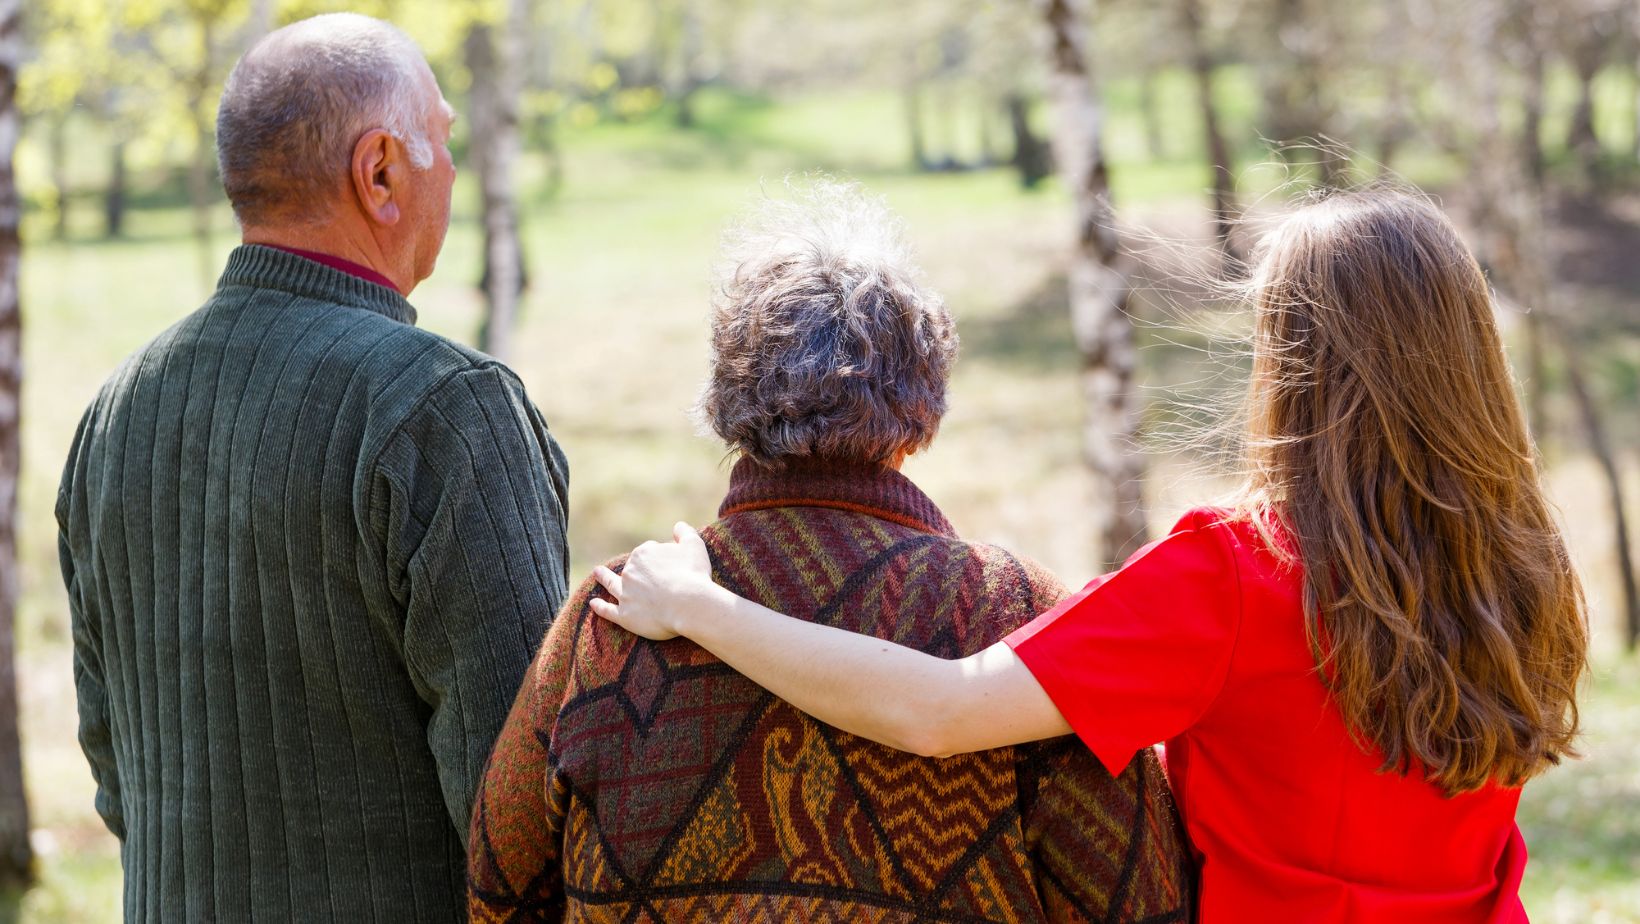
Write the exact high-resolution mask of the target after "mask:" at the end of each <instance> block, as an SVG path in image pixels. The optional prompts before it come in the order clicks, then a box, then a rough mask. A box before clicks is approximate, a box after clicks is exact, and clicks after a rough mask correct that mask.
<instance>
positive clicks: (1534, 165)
mask: <svg viewBox="0 0 1640 924" xmlns="http://www.w3.org/2000/svg"><path fill="white" fill-rule="evenodd" d="M1528 41H1531V39H1530V37H1528ZM1522 65H1523V66H1522V67H1521V79H1522V81H1523V84H1522V87H1521V123H1520V145H1521V147H1520V153H1521V161H1522V162H1523V163H1524V164H1525V165H1526V175H1527V176H1528V177H1530V178H1531V180H1532V182H1533V183H1535V184H1536V185H1537V186H1538V187H1539V188H1542V186H1543V176H1544V173H1543V171H1544V161H1543V51H1542V49H1540V48H1538V47H1536V45H1535V44H1533V45H1532V46H1530V47H1528V48H1527V49H1526V52H1525V61H1523V62H1522Z"/></svg>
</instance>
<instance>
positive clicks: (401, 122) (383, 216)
mask: <svg viewBox="0 0 1640 924" xmlns="http://www.w3.org/2000/svg"><path fill="white" fill-rule="evenodd" d="M451 117H452V113H451V111H450V108H449V106H448V105H447V104H446V103H445V102H444V100H443V98H442V96H441V95H440V93H439V89H438V86H437V84H436V82H435V81H434V79H433V75H432V72H431V71H430V70H429V69H428V67H427V65H426V63H425V62H424V61H423V60H422V58H421V55H420V53H419V52H418V51H417V49H416V48H415V46H414V45H413V44H412V43H411V42H410V41H409V40H408V39H407V38H406V37H405V36H404V35H402V34H401V33H400V32H398V31H397V30H396V29H394V28H392V27H391V26H389V25H387V24H385V23H382V22H379V21H376V20H373V19H368V18H365V17H362V16H354V15H334V16H322V17H318V18H315V19H310V20H307V21H305V22H300V23H297V24H295V25H292V26H289V27H287V28H284V29H281V30H279V31H277V32H275V33H273V34H271V35H269V36H268V37H267V38H266V39H265V40H263V41H262V42H261V43H260V44H258V45H257V46H256V47H255V48H254V49H252V50H251V51H250V52H249V53H248V54H247V55H246V56H245V58H244V60H242V61H240V62H239V64H238V66H237V67H236V68H235V69H234V72H233V74H232V76H230V77H229V79H228V84H227V88H226V90H225V91H224V93H223V95H222V105H221V114H220V116H219V120H218V125H217V139H218V146H219V150H220V160H221V167H222V177H223V182H224V185H225V186H226V188H227V193H228V197H229V199H230V200H231V202H232V204H233V207H234V210H235V212H236V214H237V215H238V217H239V220H240V223H241V225H242V226H243V230H244V246H241V247H239V248H238V249H236V250H235V251H234V252H233V254H232V256H231V257H230V258H229V260H228V265H227V269H226V271H225V272H224V273H223V275H222V280H221V283H220V285H219V287H218V289H217V291H216V293H215V294H214V295H212V296H211V297H210V299H209V300H208V301H206V303H205V305H204V306H203V307H202V308H200V309H199V310H198V311H196V312H194V313H193V314H191V315H188V316H187V317H185V318H183V319H182V320H181V321H180V322H179V323H177V324H176V326H174V327H172V328H171V329H170V330H167V331H165V332H164V333H162V334H160V335H159V336H158V337H157V338H156V339H155V340H154V341H153V342H152V343H150V344H149V345H148V346H146V347H144V348H143V349H142V350H141V351H139V352H138V353H137V354H136V355H135V356H133V357H131V358H130V359H129V360H128V361H127V362H126V363H125V364H124V365H123V366H121V367H120V369H119V370H118V371H116V372H115V373H114V375H113V377H112V378H111V379H110V380H109V381H108V383H107V384H106V385H105V386H104V387H103V389H102V391H101V392H100V393H99V394H98V396H97V398H96V400H95V401H94V402H93V404H92V405H91V407H90V409H89V410H88V411H87V412H86V414H85V417H84V420H83V421H82V422H81V425H80V429H79V433H78V436H77V437H76V439H75V441H74V446H73V449H72V451H71V454H70V456H69V460H68V466H67V469H66V471H65V472H64V475H63V481H62V488H61V491H60V493H59V496H58V505H57V517H58V523H59V525H60V528H61V551H62V555H61V557H62V566H63V574H64V578H65V580H66V582H67V586H68V593H69V601H70V604H71V607H72V613H73V636H74V674H75V681H76V684H77V686H78V691H79V708H80V740H81V743H82V745H83V747H84V749H85V753H86V757H87V758H88V759H89V761H90V763H91V769H92V773H93V775H94V776H95V778H96V781H97V787H98V788H97V796H96V804H97V808H98V810H99V811H100V812H101V814H102V816H103V818H104V819H105V820H106V822H107V824H108V827H109V829H110V830H112V831H113V832H114V834H115V835H116V836H118V837H119V838H120V840H121V859H122V862H123V864H124V867H125V882H126V885H125V914H126V918H127V919H128V920H153V921H160V920H163V921H248V920H251V919H252V918H253V917H254V918H256V919H259V920H268V921H304V922H306V921H372V920H374V921H391V922H394V924H400V922H410V921H443V922H447V921H450V920H452V919H453V918H455V917H457V916H458V915H459V914H460V913H461V909H462V906H463V877H462V871H463V866H464V845H465V836H466V832H467V822H468V819H469V818H470V817H471V812H470V808H471V805H472V799H473V795H474V792H475V790H476V788H477V786H478V782H479V779H480V777H481V774H482V769H483V765H484V761H485V759H486V757H487V756H488V754H489V752H490V747H491V745H492V744H493V742H494V739H495V735H496V733H497V731H498V730H499V728H500V727H501V722H502V719H503V718H504V716H505V714H506V709H507V706H508V704H509V703H510V702H511V701H512V699H513V696H514V694H515V693H516V691H517V689H518V684H519V682H520V679H521V678H522V676H523V674H524V671H525V669H526V668H527V667H528V665H529V661H530V658H531V657H532V656H533V654H534V652H535V649H536V646H537V644H538V642H539V641H540V639H541V636H542V633H543V632H545V630H546V627H547V624H548V623H549V622H550V620H551V617H552V614H553V613H554V612H555V611H556V610H557V608H558V606H559V605H560V604H561V603H562V602H563V597H564V591H565V585H566V580H567V574H566V570H565V568H566V566H565V557H566V556H565V549H564V545H565V538H564V530H565V516H566V511H565V489H566V478H567V472H566V467H565V462H564V458H563V455H562V454H561V453H560V452H559V450H558V447H557V446H556V445H555V444H554V442H553V439H552V436H551V435H550V434H549V433H548V432H547V426H546V423H545V422H544V421H543V420H542V418H541V415H540V414H539V413H538V412H537V411H536V409H535V408H534V407H533V406H532V405H531V404H530V402H529V400H528V399H527V398H526V396H525V394H524V388H523V386H522V385H521V384H520V383H519V381H518V379H517V378H516V377H515V376H514V375H513V374H512V372H510V371H509V370H508V369H507V368H506V367H504V366H502V365H501V364H499V363H497V362H496V361H495V360H493V359H491V358H489V357H487V356H484V355H482V354H480V353H477V352H475V351H473V350H469V349H466V348H464V347H461V346H459V345H457V344H454V343H451V342H449V341H447V340H445V339H443V338H441V337H437V336H434V335H432V334H429V333H425V332H423V331H421V330H418V329H417V328H416V327H415V326H414V322H415V310H414V309H413V308H412V307H411V306H410V303H409V302H408V301H406V300H405V296H406V295H408V294H409V293H410V291H411V290H412V289H413V288H414V287H415V286H416V284H417V283H418V282H420V281H421V280H422V279H424V278H426V277H427V275H428V274H429V273H431V272H432V269H433V263H434V260H435V258H436V257H437V255H438V252H439V247H440V245H441V243H442V241H443V239H444V232H445V227H446V224H447V222H448V217H449V208H450V187H451V182H452V180H453V177H454V169H453V168H452V166H451V162H450V154H449V151H448V150H447V148H446V141H447V139H448V137H449V132H450V123H451Z"/></svg>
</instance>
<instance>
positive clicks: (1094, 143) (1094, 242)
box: [1037, 0, 1148, 565]
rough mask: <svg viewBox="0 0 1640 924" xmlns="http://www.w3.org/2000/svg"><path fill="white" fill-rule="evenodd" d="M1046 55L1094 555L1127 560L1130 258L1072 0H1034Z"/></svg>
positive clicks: (1135, 503)
mask: <svg viewBox="0 0 1640 924" xmlns="http://www.w3.org/2000/svg"><path fill="white" fill-rule="evenodd" d="M1037 3H1038V9H1039V11H1040V12H1041V14H1042V17H1043V20H1044V25H1045V26H1046V33H1047V46H1048V56H1049V60H1050V62H1051V65H1050V70H1049V78H1048V96H1049V99H1051V100H1052V102H1053V107H1054V130H1053V153H1054V162H1055V167H1056V168H1057V170H1058V172H1059V176H1060V178H1061V179H1062V180H1063V181H1064V183H1065V186H1066V188H1067V189H1069V190H1070V193H1071V195H1072V196H1073V197H1074V199H1075V201H1076V249H1075V251H1074V252H1073V253H1072V256H1071V263H1070V270H1069V286H1070V311H1071V329H1072V332H1073V333H1074V335H1075V337H1076V345H1077V349H1078V350H1079V351H1080V352H1081V354H1082V396H1083V400H1084V401H1085V402H1086V408H1085V410H1084V413H1085V421H1084V423H1083V427H1082V452H1083V459H1084V461H1085V462H1086V464H1087V466H1088V470H1089V471H1090V472H1091V473H1092V475H1093V481H1094V492H1093V493H1094V503H1093V524H1094V529H1095V536H1096V540H1095V541H1096V548H1097V549H1098V551H1097V553H1096V554H1097V555H1098V556H1100V562H1101V563H1102V564H1105V565H1114V564H1117V563H1120V562H1121V561H1123V560H1125V559H1126V558H1127V557H1128V556H1129V555H1131V554H1132V553H1133V552H1134V551H1136V550H1137V549H1138V548H1139V547H1140V546H1141V545H1143V544H1144V543H1145V540H1146V536H1147V533H1148V531H1147V528H1146V525H1145V516H1144V510H1143V504H1144V498H1143V479H1144V471H1145V460H1144V456H1143V455H1142V454H1141V453H1140V450H1139V442H1138V436H1139V425H1140V414H1141V410H1142V409H1141V407H1140V401H1139V395H1138V392H1137V389H1136V388H1135V387H1134V373H1135V370H1136V369H1137V367H1138V360H1139V357H1138V344H1137V338H1136V336H1135V333H1134V330H1133V324H1132V323H1131V321H1130V320H1129V319H1128V315H1127V303H1128V296H1129V295H1130V293H1131V288H1130V284H1129V276H1130V268H1129V264H1130V258H1129V257H1128V256H1127V254H1125V253H1124V252H1123V250H1122V247H1121V241H1120V239H1119V238H1118V236H1117V232H1116V216H1115V213H1114V212H1113V211H1112V209H1111V201H1110V172H1109V168H1108V165H1107V163H1106V161H1105V151H1104V123H1105V111H1104V104H1103V102H1102V101H1101V100H1100V96H1099V92H1098V89H1097V87H1096V86H1095V84H1094V75H1093V69H1092V67H1091V65H1090V64H1089V60H1088V49H1089V46H1090V41H1089V40H1090V37H1091V34H1092V32H1091V26H1090V23H1089V17H1088V15H1087V11H1086V10H1085V9H1084V8H1083V7H1082V5H1081V4H1080V3H1078V2H1077V0H1037Z"/></svg>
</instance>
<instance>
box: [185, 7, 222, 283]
mask: <svg viewBox="0 0 1640 924" xmlns="http://www.w3.org/2000/svg"><path fill="white" fill-rule="evenodd" d="M198 25H199V46H200V49H199V50H200V58H199V62H200V63H199V70H198V71H196V72H195V73H194V74H193V79H192V80H191V81H190V83H189V88H188V114H189V115H190V116H191V117H192V118H193V123H194V124H193V129H194V150H193V160H192V163H191V164H190V165H189V168H188V201H189V203H190V205H191V206H192V210H193V230H194V243H195V245H196V246H197V247H198V251H199V272H200V281H201V283H202V284H203V285H204V286H205V288H206V289H207V290H208V289H209V288H210V285H211V278H212V276H214V275H215V271H216V266H215V261H214V260H213V259H212V257H211V166H212V163H213V162H214V161H215V159H216V144H215V143H214V141H213V139H212V134H211V133H212V130H213V126H212V125H211V120H210V119H209V118H208V117H207V116H206V115H205V107H206V104H207V103H208V101H209V99H210V92H211V85H212V80H211V74H212V72H213V70H214V69H215V68H214V66H213V64H214V57H215V46H216V41H215V36H214V33H215V31H216V23H215V21H214V19H213V18H211V17H210V16H209V14H205V15H204V16H203V17H202V18H201V19H200V20H199V22H198Z"/></svg>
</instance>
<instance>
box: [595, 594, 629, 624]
mask: <svg viewBox="0 0 1640 924" xmlns="http://www.w3.org/2000/svg"><path fill="white" fill-rule="evenodd" d="M587 608H588V609H590V610H592V613H593V615H595V616H599V617H601V618H603V619H607V620H609V621H610V622H613V623H617V624H619V622H620V619H619V617H620V615H621V608H620V607H618V606H616V605H615V604H613V603H610V602H609V601H608V600H605V599H604V598H602V597H593V598H592V599H591V600H588V601H587Z"/></svg>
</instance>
